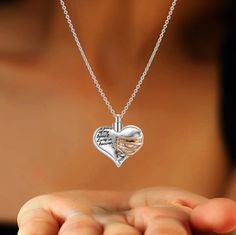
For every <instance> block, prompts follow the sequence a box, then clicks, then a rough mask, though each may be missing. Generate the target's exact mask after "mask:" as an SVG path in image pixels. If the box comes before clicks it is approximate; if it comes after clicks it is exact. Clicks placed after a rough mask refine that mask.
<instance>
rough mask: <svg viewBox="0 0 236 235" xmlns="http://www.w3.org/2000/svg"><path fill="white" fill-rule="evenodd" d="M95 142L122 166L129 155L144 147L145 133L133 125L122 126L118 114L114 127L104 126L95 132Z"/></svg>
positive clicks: (117, 164)
mask: <svg viewBox="0 0 236 235" xmlns="http://www.w3.org/2000/svg"><path fill="white" fill-rule="evenodd" d="M93 143H94V145H95V146H96V148H97V149H98V150H99V151H100V152H102V153H103V154H105V155H106V156H107V157H109V158H110V159H111V160H112V161H113V162H114V163H115V164H116V166H117V167H120V166H121V165H122V163H123V162H124V161H125V160H126V159H127V158H128V157H129V156H131V155H134V154H135V153H136V152H137V151H138V150H139V149H140V148H141V147H142V145H143V133H142V130H141V129H140V128H138V127H136V126H133V125H129V126H125V127H122V124H121V118H120V116H119V115H117V116H116V121H115V123H114V124H113V126H112V127H110V126H102V127H99V128H98V129H97V130H96V131H95V132H94V135H93Z"/></svg>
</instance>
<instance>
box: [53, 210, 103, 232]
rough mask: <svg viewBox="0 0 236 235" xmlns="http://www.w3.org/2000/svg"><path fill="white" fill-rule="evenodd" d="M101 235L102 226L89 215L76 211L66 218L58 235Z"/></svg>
mask: <svg viewBox="0 0 236 235" xmlns="http://www.w3.org/2000/svg"><path fill="white" fill-rule="evenodd" d="M77 234H83V235H102V234H103V226H102V225H100V224H99V223H98V222H97V221H96V220H94V219H93V218H92V217H91V216H88V215H85V214H81V213H78V214H77V215H76V214H74V215H73V216H70V217H68V218H67V220H66V221H65V223H64V224H63V225H62V227H61V229H60V231H59V233H58V235H77Z"/></svg>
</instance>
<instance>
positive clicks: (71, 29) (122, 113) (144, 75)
mask: <svg viewBox="0 0 236 235" xmlns="http://www.w3.org/2000/svg"><path fill="white" fill-rule="evenodd" d="M59 1H60V4H61V7H62V10H63V12H64V15H65V18H66V20H67V23H68V25H69V27H70V31H71V33H72V35H73V38H74V40H75V43H76V45H77V47H78V49H79V51H80V53H81V56H82V58H83V60H84V62H85V65H86V67H87V69H88V71H89V73H90V75H91V77H92V79H93V82H94V84H95V86H96V88H97V90H98V92H99V93H100V95H101V97H102V99H103V101H104V102H105V104H106V106H107V108H108V110H109V111H110V112H111V114H112V116H113V117H114V118H115V117H116V116H117V115H119V116H120V118H121V119H122V118H123V117H124V115H125V114H126V113H127V111H128V109H129V107H130V106H131V104H132V103H133V101H134V99H135V97H136V95H137V94H138V92H139V90H140V88H141V85H142V84H143V81H144V79H145V78H146V76H147V73H148V71H149V69H150V67H151V64H152V62H153V60H154V57H155V55H156V53H157V52H158V50H159V47H160V45H161V42H162V39H163V37H164V35H165V33H166V30H167V27H168V25H169V23H170V20H171V17H172V15H173V13H174V10H175V6H176V4H177V1H178V0H173V2H172V4H171V6H170V10H169V12H168V15H167V17H166V20H165V23H164V25H163V27H162V30H161V33H160V35H159V37H158V39H157V42H156V44H155V47H154V49H153V51H152V54H151V56H150V58H149V60H148V62H147V65H146V67H145V69H144V71H143V73H142V75H141V77H140V79H139V81H138V83H137V85H136V87H135V89H134V90H133V92H132V94H131V96H130V98H129V100H128V102H127V103H126V105H125V106H124V108H123V110H122V111H121V113H120V114H117V113H116V112H115V110H114V109H113V107H112V105H111V103H110V101H109V100H108V98H107V96H106V94H105V92H104V91H103V89H102V87H101V85H100V84H99V81H98V79H97V77H96V75H95V74H94V72H93V69H92V67H91V66H90V64H89V62H88V59H87V57H86V55H85V53H84V50H83V48H82V46H81V43H80V40H79V38H78V35H77V33H76V31H75V28H74V25H73V23H72V21H71V18H70V15H69V12H68V10H67V7H66V4H65V2H64V0H59Z"/></svg>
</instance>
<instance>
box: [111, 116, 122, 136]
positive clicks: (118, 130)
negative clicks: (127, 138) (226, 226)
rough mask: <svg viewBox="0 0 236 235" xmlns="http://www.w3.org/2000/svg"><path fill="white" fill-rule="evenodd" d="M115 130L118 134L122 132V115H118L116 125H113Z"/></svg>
mask: <svg viewBox="0 0 236 235" xmlns="http://www.w3.org/2000/svg"><path fill="white" fill-rule="evenodd" d="M112 127H113V129H114V130H115V131H116V132H120V131H121V129H122V123H121V116H120V114H117V115H116V117H115V123H113V125H112Z"/></svg>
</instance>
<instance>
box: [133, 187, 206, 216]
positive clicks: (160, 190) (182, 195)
mask: <svg viewBox="0 0 236 235" xmlns="http://www.w3.org/2000/svg"><path fill="white" fill-rule="evenodd" d="M206 201H208V199H207V198H205V197H203V196H200V195H197V194H194V193H191V192H188V191H185V190H182V189H178V188H174V187H155V188H147V189H144V190H139V191H138V192H136V193H134V194H133V195H132V196H131V198H130V206H131V207H132V208H135V207H140V206H151V207H153V206H156V205H157V206H158V205H163V204H164V205H174V206H178V207H181V208H182V209H185V210H186V211H189V212H190V211H191V210H192V209H193V208H195V207H196V206H197V205H199V204H202V203H204V202H206Z"/></svg>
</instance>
